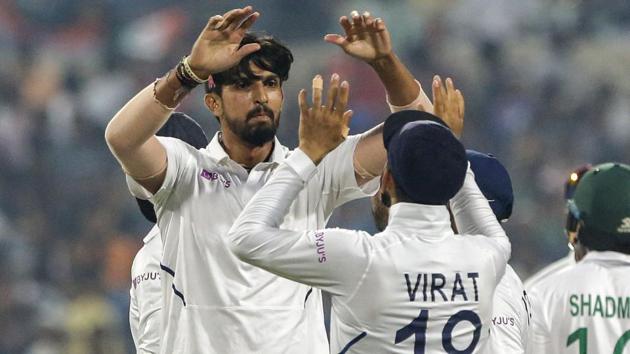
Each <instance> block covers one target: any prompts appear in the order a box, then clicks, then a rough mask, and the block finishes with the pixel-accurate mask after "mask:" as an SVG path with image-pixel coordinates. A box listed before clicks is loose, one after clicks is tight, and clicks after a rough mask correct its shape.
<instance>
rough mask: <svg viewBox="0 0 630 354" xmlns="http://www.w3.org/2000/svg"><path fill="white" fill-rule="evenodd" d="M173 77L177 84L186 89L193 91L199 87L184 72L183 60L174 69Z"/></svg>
mask: <svg viewBox="0 0 630 354" xmlns="http://www.w3.org/2000/svg"><path fill="white" fill-rule="evenodd" d="M175 77H176V78H177V80H179V82H181V83H182V86H184V87H187V88H188V89H191V90H192V89H194V88H195V87H197V86H199V83H198V82H197V81H195V79H193V78H192V77H190V75H188V73H187V72H186V68H185V67H184V60H183V59H182V61H180V62H179V64H177V66H176V67H175Z"/></svg>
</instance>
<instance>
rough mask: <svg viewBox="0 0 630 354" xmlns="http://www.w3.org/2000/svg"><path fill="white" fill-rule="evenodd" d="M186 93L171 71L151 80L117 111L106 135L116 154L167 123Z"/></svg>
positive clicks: (147, 137)
mask: <svg viewBox="0 0 630 354" xmlns="http://www.w3.org/2000/svg"><path fill="white" fill-rule="evenodd" d="M184 96H185V94H184V91H183V90H182V86H181V83H180V82H179V80H177V78H176V77H175V75H173V74H172V72H169V73H168V74H167V75H166V76H165V77H163V78H161V79H159V80H158V81H157V83H151V84H150V85H148V86H147V87H145V88H144V89H143V90H142V91H140V92H139V93H138V94H137V95H136V96H135V97H134V98H132V99H131V100H130V101H129V102H127V104H125V106H123V108H121V109H120V111H118V113H116V115H115V116H114V118H112V120H111V121H110V122H109V124H108V125H107V129H106V130H105V139H106V140H107V143H108V144H109V146H110V147H111V149H112V151H113V152H114V153H115V154H118V153H125V152H126V151H129V150H134V149H137V148H139V147H140V146H141V145H142V144H144V143H145V142H146V141H147V140H149V138H150V137H152V136H153V135H155V133H156V132H157V131H158V130H159V129H160V128H161V127H162V126H163V125H164V123H166V121H167V120H168V117H169V115H170V114H171V113H172V111H173V110H174V108H175V107H176V106H177V105H178V104H179V102H180V101H181V99H183V98H184Z"/></svg>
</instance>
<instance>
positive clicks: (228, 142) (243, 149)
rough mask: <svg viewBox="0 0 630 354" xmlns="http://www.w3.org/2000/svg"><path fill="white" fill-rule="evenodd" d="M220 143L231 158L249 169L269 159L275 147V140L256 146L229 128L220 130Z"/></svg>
mask: <svg viewBox="0 0 630 354" xmlns="http://www.w3.org/2000/svg"><path fill="white" fill-rule="evenodd" d="M219 143H221V146H222V147H223V149H224V150H225V152H226V153H227V154H228V156H229V157H230V159H232V160H233V161H235V162H236V163H238V164H239V165H241V166H243V167H245V168H246V169H248V170H249V169H251V168H252V167H254V166H256V165H257V164H259V163H260V162H263V161H265V160H267V158H268V157H269V156H270V155H271V152H272V150H273V147H274V146H273V145H274V140H271V141H269V142H267V143H265V144H263V145H262V146H255V145H252V144H249V143H247V142H245V141H243V140H242V139H241V138H239V137H238V136H236V135H235V134H233V133H232V132H230V131H229V130H228V129H226V130H224V131H222V132H219Z"/></svg>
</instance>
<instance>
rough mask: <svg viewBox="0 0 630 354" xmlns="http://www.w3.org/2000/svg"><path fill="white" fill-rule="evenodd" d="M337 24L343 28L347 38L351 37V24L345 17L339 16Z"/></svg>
mask: <svg viewBox="0 0 630 354" xmlns="http://www.w3.org/2000/svg"><path fill="white" fill-rule="evenodd" d="M339 24H340V25H341V27H342V28H343V30H344V32H346V36H347V37H349V36H351V35H352V23H350V20H349V19H348V18H347V17H346V16H341V18H340V19H339Z"/></svg>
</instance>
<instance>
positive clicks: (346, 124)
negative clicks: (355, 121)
mask: <svg viewBox="0 0 630 354" xmlns="http://www.w3.org/2000/svg"><path fill="white" fill-rule="evenodd" d="M353 114H354V112H352V110H348V111H345V112H344V113H343V116H342V119H343V131H342V132H341V135H343V137H344V138H345V137H347V136H348V133H350V121H351V120H352V115H353Z"/></svg>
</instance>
